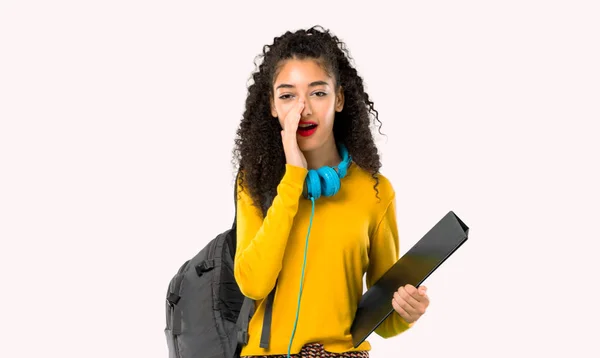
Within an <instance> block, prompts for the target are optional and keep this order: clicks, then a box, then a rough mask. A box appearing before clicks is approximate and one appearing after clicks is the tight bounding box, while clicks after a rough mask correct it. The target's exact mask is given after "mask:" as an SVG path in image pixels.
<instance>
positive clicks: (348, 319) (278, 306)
mask: <svg viewBox="0 0 600 358" xmlns="http://www.w3.org/2000/svg"><path fill="white" fill-rule="evenodd" d="M262 57H263V61H262V63H261V64H260V66H259V67H258V70H257V72H256V73H254V75H253V83H252V84H251V85H250V86H249V88H248V97H247V100H246V109H245V112H244V115H243V119H242V121H241V124H240V128H239V129H238V133H237V135H238V136H237V138H236V147H235V150H234V153H235V159H236V160H237V162H238V163H239V169H240V176H239V179H238V184H237V185H238V204H237V205H238V207H237V213H238V218H237V220H238V221H237V238H238V239H237V240H238V243H237V250H236V255H235V267H234V274H235V278H236V281H237V283H238V285H239V287H240V290H241V291H242V293H243V294H244V295H245V296H247V297H250V298H252V299H254V300H256V302H257V304H256V313H255V314H254V316H253V318H252V320H251V321H250V325H249V342H248V344H247V345H246V346H245V347H244V348H243V349H242V352H241V355H242V356H286V355H288V356H289V355H290V354H291V355H292V356H294V355H295V354H296V355H295V356H302V357H305V356H311V357H315V356H316V357H338V356H339V357H368V351H369V349H370V345H369V343H368V342H364V343H362V344H361V345H360V346H359V347H357V348H356V349H355V348H353V345H352V337H351V335H350V327H351V325H352V321H353V319H354V314H355V311H356V309H357V306H358V303H359V300H360V298H361V296H362V290H363V281H362V277H363V275H365V274H366V282H367V286H368V287H370V286H371V285H372V284H373V283H375V282H376V281H377V280H378V279H379V278H380V277H381V276H382V275H383V274H384V273H385V272H386V271H387V270H388V269H389V268H390V267H391V266H392V265H393V264H394V263H395V262H396V261H397V259H398V255H399V240H398V230H397V226H396V211H395V194H394V189H393V188H392V185H391V184H390V182H389V181H388V180H387V179H386V178H385V177H384V176H383V175H382V174H380V173H379V169H380V167H381V163H380V160H379V155H378V152H377V148H376V146H375V144H374V141H373V137H372V134H371V131H370V120H371V117H370V115H371V114H374V116H373V117H374V118H375V119H377V120H378V118H377V112H376V111H375V109H374V108H373V103H372V102H371V101H370V100H369V96H368V95H367V93H365V91H364V88H363V83H362V79H361V78H360V77H359V76H358V74H357V72H356V70H355V69H354V68H353V67H352V65H351V64H350V62H349V55H348V53H347V50H346V49H345V45H344V44H343V43H342V42H341V41H340V40H339V39H338V38H337V37H335V36H333V35H332V34H330V33H329V32H328V31H325V30H323V29H322V28H320V27H319V28H316V27H313V28H311V29H308V30H299V31H297V32H294V33H292V32H287V33H285V34H284V35H282V36H281V37H278V38H275V40H274V42H273V44H272V45H270V46H265V47H264V49H263V54H262ZM274 289H275V296H274V297H275V298H274V301H273V303H272V323H271V325H272V330H271V337H270V345H269V347H268V348H261V345H260V337H261V330H262V325H263V315H264V311H265V306H266V305H267V300H266V298H267V296H268V295H269V293H270V292H271V291H273V290H274ZM390 300H391V301H392V305H393V307H394V309H395V311H396V312H397V313H395V314H393V315H391V316H389V317H388V318H387V319H386V321H385V322H384V323H383V324H382V325H381V326H379V328H378V329H377V330H376V333H378V334H379V335H381V336H382V337H391V336H395V335H397V334H399V333H401V332H403V331H404V330H406V329H408V328H409V327H411V326H412V324H413V323H414V322H415V321H416V320H417V319H418V318H419V317H420V316H421V315H422V314H423V313H424V312H425V310H426V308H427V306H428V304H429V299H428V297H427V295H426V293H425V287H423V286H422V287H420V288H419V289H418V290H417V289H416V288H415V287H413V286H407V287H400V288H398V291H397V292H396V293H395V294H394V297H390Z"/></svg>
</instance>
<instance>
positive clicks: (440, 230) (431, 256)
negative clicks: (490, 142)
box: [350, 211, 469, 348]
mask: <svg viewBox="0 0 600 358" xmlns="http://www.w3.org/2000/svg"><path fill="white" fill-rule="evenodd" d="M468 234H469V228H468V227H467V226H466V225H465V223H463V222H462V221H461V220H460V219H459V218H458V216H456V214H454V212H452V211H450V212H449V213H448V214H446V216H444V217H443V218H442V219H441V220H440V221H439V222H438V223H437V224H436V225H435V226H434V227H433V228H431V230H429V232H427V233H426V234H425V236H423V238H422V239H421V240H419V242H417V243H416V244H415V245H414V246H413V247H412V248H411V249H410V250H408V252H407V253H406V254H404V255H403V256H402V257H401V258H400V259H399V260H398V261H397V262H396V263H395V264H394V265H393V266H392V267H391V268H390V269H389V270H388V271H387V272H386V273H385V274H384V275H383V276H382V277H381V278H380V279H379V280H378V281H377V282H376V283H375V284H374V285H373V286H372V287H371V288H370V289H369V290H367V292H365V294H364V295H363V296H362V298H361V300H360V303H359V305H358V309H357V311H356V316H355V318H354V321H353V323H352V327H351V329H350V332H351V334H352V340H353V344H354V348H356V347H358V346H359V345H360V344H361V343H362V342H363V341H364V340H365V339H367V337H368V336H369V335H370V334H371V333H373V331H375V329H376V328H377V327H379V325H380V324H381V323H382V322H383V321H384V320H385V319H386V318H387V317H388V316H389V315H390V314H391V313H392V312H394V308H393V306H392V298H393V295H394V292H396V291H397V290H398V288H399V287H400V286H404V285H406V284H411V285H413V286H415V287H419V286H420V285H421V284H422V283H423V281H425V279H426V278H427V277H429V275H431V274H432V273H433V271H435V270H436V269H437V268H438V267H439V266H440V265H441V264H442V263H443V262H444V261H446V259H447V258H448V257H450V255H452V254H453V253H454V252H455V251H456V250H457V249H458V248H459V247H460V246H461V245H462V244H463V243H464V242H465V241H467V237H468Z"/></svg>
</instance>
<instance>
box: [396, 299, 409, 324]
mask: <svg viewBox="0 0 600 358" xmlns="http://www.w3.org/2000/svg"><path fill="white" fill-rule="evenodd" d="M392 306H393V307H394V310H395V311H396V312H398V314H399V315H400V317H402V319H404V320H405V321H406V322H408V323H411V322H412V321H413V319H412V317H411V316H410V314H408V312H406V311H405V310H404V308H402V307H401V306H400V305H399V304H398V302H396V300H392Z"/></svg>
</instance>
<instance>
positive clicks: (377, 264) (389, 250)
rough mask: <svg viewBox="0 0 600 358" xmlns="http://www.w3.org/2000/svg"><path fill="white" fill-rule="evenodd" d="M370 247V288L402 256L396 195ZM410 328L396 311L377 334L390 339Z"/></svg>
mask: <svg viewBox="0 0 600 358" xmlns="http://www.w3.org/2000/svg"><path fill="white" fill-rule="evenodd" d="M370 246H371V247H370V251H369V268H368V270H367V287H368V288H370V287H371V286H373V284H375V282H377V280H379V278H380V277H381V276H383V274H384V273H386V271H387V270H389V268H390V267H392V266H393V265H394V264H395V263H396V261H398V258H399V255H400V241H399V239H398V226H397V222H396V198H395V195H394V196H393V197H392V199H391V200H390V203H389V204H388V207H387V208H386V211H385V213H384V215H383V217H382V218H381V220H380V222H379V224H378V225H377V227H376V229H375V232H374V234H373V236H372V237H371V245H370ZM392 298H393V297H391V296H390V307H392ZM410 327H412V324H409V323H407V322H406V321H405V320H404V319H402V317H401V316H400V315H399V314H398V313H397V312H396V311H394V312H392V314H390V316H389V317H388V318H387V319H386V320H385V321H383V323H381V325H380V326H379V327H377V329H376V330H375V333H377V334H378V335H380V336H381V337H383V338H389V337H393V336H396V335H398V334H400V333H402V332H404V331H406V330H407V329H408V328H410Z"/></svg>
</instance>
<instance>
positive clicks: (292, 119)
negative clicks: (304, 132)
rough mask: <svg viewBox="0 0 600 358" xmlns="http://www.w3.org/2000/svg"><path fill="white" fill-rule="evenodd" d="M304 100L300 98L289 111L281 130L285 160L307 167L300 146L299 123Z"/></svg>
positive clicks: (291, 163)
mask: <svg viewBox="0 0 600 358" xmlns="http://www.w3.org/2000/svg"><path fill="white" fill-rule="evenodd" d="M303 109H304V101H302V100H299V101H298V102H297V103H296V105H295V106H294V107H293V108H292V109H291V110H290V111H289V112H288V113H287V115H286V116H285V119H284V120H283V130H282V131H281V140H282V142H283V151H284V152H285V160H286V162H287V163H288V164H290V165H294V166H297V167H301V168H305V169H306V168H307V164H306V158H305V157H304V154H302V152H301V151H300V147H299V146H298V137H297V131H298V123H299V122H300V118H301V117H302V110H303Z"/></svg>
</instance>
